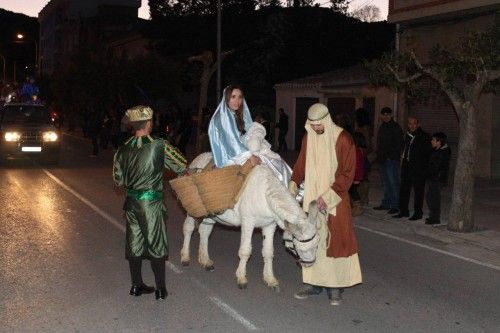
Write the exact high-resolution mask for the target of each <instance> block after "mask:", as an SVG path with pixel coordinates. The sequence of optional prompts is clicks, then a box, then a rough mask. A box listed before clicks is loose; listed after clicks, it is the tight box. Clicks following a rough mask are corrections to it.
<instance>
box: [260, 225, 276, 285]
mask: <svg viewBox="0 0 500 333" xmlns="http://www.w3.org/2000/svg"><path fill="white" fill-rule="evenodd" d="M275 231H276V223H273V224H269V225H267V226H265V227H263V228H262V236H263V237H264V239H263V241H262V257H263V258H264V271H263V278H264V282H265V283H266V284H267V286H268V287H270V288H273V289H274V290H276V291H279V282H278V280H277V279H276V277H275V276H274V272H273V257H274V232H275Z"/></svg>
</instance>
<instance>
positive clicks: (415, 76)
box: [387, 65, 422, 83]
mask: <svg viewBox="0 0 500 333" xmlns="http://www.w3.org/2000/svg"><path fill="white" fill-rule="evenodd" d="M387 68H388V69H389V70H390V71H391V73H392V74H393V75H394V77H395V78H396V80H398V82H400V83H408V82H411V81H414V80H416V79H418V78H419V77H421V76H422V73H417V74H413V75H412V76H408V77H405V78H402V77H400V76H399V74H398V73H397V72H396V71H395V70H394V68H392V66H391V65H387Z"/></svg>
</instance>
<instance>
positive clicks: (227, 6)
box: [149, 0, 276, 19]
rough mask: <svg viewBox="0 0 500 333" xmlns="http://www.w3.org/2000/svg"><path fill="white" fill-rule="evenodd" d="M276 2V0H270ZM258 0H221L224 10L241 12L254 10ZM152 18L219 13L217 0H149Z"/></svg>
mask: <svg viewBox="0 0 500 333" xmlns="http://www.w3.org/2000/svg"><path fill="white" fill-rule="evenodd" d="M270 2H273V3H274V2H276V1H270ZM257 4H258V1H257V0H221V6H222V9H223V10H224V11H227V12H229V13H232V14H241V13H246V12H250V11H254V10H255V7H256V6H257ZM149 10H150V14H151V18H152V19H158V18H161V17H171V16H189V15H193V16H202V15H214V14H216V13H217V1H216V0H149Z"/></svg>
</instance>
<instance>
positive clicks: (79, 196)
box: [42, 169, 125, 232]
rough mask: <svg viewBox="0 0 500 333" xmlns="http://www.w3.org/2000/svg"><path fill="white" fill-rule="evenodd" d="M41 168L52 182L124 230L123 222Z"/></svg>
mask: <svg viewBox="0 0 500 333" xmlns="http://www.w3.org/2000/svg"><path fill="white" fill-rule="evenodd" d="M42 170H43V172H45V174H46V175H47V176H49V177H50V178H51V179H52V180H53V181H54V182H56V183H57V184H58V185H59V186H61V187H62V188H63V189H65V190H66V191H68V192H69V193H71V194H73V195H74V196H75V197H77V198H78V199H79V200H80V201H81V202H83V203H84V204H86V205H87V206H89V207H90V208H91V209H92V210H93V211H94V212H96V213H97V214H99V215H101V217H102V218H104V219H105V220H106V221H108V222H109V223H111V224H112V225H114V226H115V227H117V228H118V229H119V230H121V231H122V232H125V226H124V225H123V223H120V222H119V221H118V220H116V219H115V218H114V217H112V216H111V215H109V214H108V213H106V212H105V211H103V210H102V209H100V208H99V207H97V206H96V205H94V204H93V203H92V202H90V201H89V200H87V199H86V198H85V197H84V196H82V195H81V194H80V193H78V192H77V191H75V190H73V189H72V188H71V187H69V186H68V185H66V184H65V183H64V182H63V181H62V180H60V179H59V178H57V177H56V176H54V175H53V174H52V173H51V172H50V171H48V170H46V169H42Z"/></svg>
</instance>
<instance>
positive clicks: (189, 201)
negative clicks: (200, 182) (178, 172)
mask: <svg viewBox="0 0 500 333" xmlns="http://www.w3.org/2000/svg"><path fill="white" fill-rule="evenodd" d="M170 186H172V189H173V190H174V191H175V193H176V194H177V198H179V201H180V202H181V204H182V207H184V209H185V210H186V212H187V213H188V214H189V215H190V216H192V217H196V218H198V217H203V216H206V215H208V212H207V210H206V208H205V205H204V204H203V200H202V199H201V197H200V194H199V193H198V188H197V187H196V184H195V183H194V181H193V177H192V176H184V177H180V178H176V179H172V180H171V181H170Z"/></svg>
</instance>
